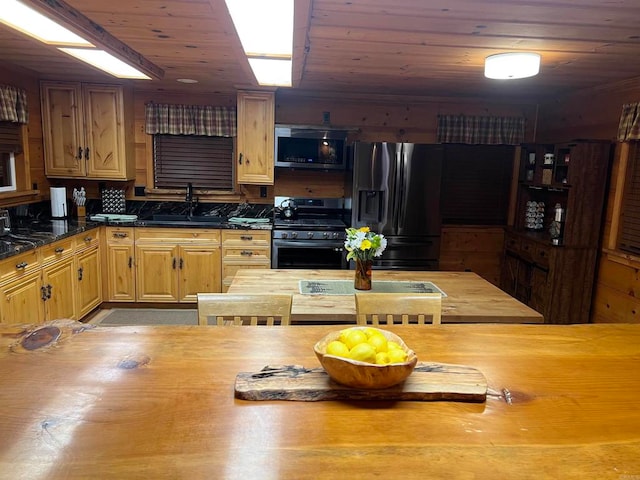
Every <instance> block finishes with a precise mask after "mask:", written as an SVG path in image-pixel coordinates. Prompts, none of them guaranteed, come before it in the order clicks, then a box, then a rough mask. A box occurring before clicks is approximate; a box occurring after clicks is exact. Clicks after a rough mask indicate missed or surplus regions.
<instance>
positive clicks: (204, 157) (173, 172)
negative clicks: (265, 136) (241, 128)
mask: <svg viewBox="0 0 640 480" xmlns="http://www.w3.org/2000/svg"><path fill="white" fill-rule="evenodd" d="M233 163H234V162H233V138H232V137H205V136H196V135H154V136H153V170H154V183H155V188H184V186H185V185H187V184H188V183H192V184H193V187H194V188H197V189H200V190H226V191H232V190H233V189H234V184H233Z"/></svg>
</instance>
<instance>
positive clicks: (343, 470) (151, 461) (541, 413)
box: [0, 320, 640, 480]
mask: <svg viewBox="0 0 640 480" xmlns="http://www.w3.org/2000/svg"><path fill="white" fill-rule="evenodd" d="M340 328H342V327H340V326H335V325H333V326H332V325H311V326H309V325H305V326H284V327H264V326H257V327H214V326H140V327H136V326H127V327H100V326H97V327H93V326H91V325H85V324H81V323H78V322H74V321H70V320H68V321H67V320H60V321H56V322H52V323H50V324H46V325H44V326H42V325H40V326H35V325H8V324H0V406H1V410H0V432H1V433H2V435H0V478H3V479H5V478H6V479H29V480H44V479H66V480H69V479H89V478H99V479H101V480H103V479H118V480H122V479H154V480H158V479H260V480H270V479H296V480H304V479H317V478H322V479H340V480H342V479H346V478H348V479H365V478H384V479H387V478H388V479H425V478H430V479H431V478H433V479H439V478H442V479H445V478H446V479H491V480H495V479H535V480H539V479H563V480H570V479H580V480H584V479H615V480H636V479H638V478H640V455H639V452H640V409H638V408H637V403H638V394H639V393H640V375H638V367H639V365H640V325H638V324H636V325H631V324H583V325H520V324H444V325H426V326H425V325H398V326H393V327H388V330H390V331H392V332H394V333H395V334H397V335H399V336H400V337H401V338H402V339H403V340H404V341H405V343H406V344H407V345H408V346H409V347H410V348H412V349H413V350H414V351H415V352H416V355H417V356H418V362H419V364H420V362H442V363H446V364H453V365H464V366H468V367H473V368H475V369H477V370H478V371H479V372H481V373H482V375H483V376H484V377H485V379H486V384H487V386H488V387H487V394H486V399H484V400H483V401H479V402H461V401H373V400H340V401H335V400H328V401H306V402H305V401H282V400H270V401H252V400H239V399H238V398H236V396H235V393H234V385H235V381H236V377H237V376H238V375H239V374H240V373H244V372H258V371H260V370H261V369H262V368H263V367H265V366H267V365H270V366H281V365H299V366H302V367H305V368H319V367H320V364H319V362H318V359H317V358H316V356H315V354H314V352H313V349H312V348H313V345H314V343H315V342H316V341H318V340H319V339H320V338H322V337H323V336H324V335H326V334H328V333H330V332H332V331H334V330H335V329H340Z"/></svg>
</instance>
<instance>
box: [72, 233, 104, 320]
mask: <svg viewBox="0 0 640 480" xmlns="http://www.w3.org/2000/svg"><path fill="white" fill-rule="evenodd" d="M99 232H100V230H99V229H95V230H92V231H90V232H85V233H82V234H80V235H77V236H76V255H75V259H76V264H75V270H76V285H77V295H76V312H77V315H78V319H81V318H82V317H84V316H85V315H86V314H87V313H89V312H90V311H91V310H93V309H94V308H96V307H98V306H99V305H100V304H101V303H102V274H101V268H100V265H101V263H100V260H101V256H100V234H99Z"/></svg>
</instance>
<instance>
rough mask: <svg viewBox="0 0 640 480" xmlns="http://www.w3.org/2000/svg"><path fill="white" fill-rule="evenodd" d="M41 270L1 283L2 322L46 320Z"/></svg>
mask: <svg viewBox="0 0 640 480" xmlns="http://www.w3.org/2000/svg"><path fill="white" fill-rule="evenodd" d="M41 287H42V276H41V274H40V270H38V271H37V272H36V273H30V274H27V275H24V276H21V277H20V278H19V279H17V280H14V281H12V282H7V283H4V284H2V285H0V315H1V316H2V323H12V324H20V323H35V324H38V323H42V322H44V302H43V298H42V296H43V292H42V289H41Z"/></svg>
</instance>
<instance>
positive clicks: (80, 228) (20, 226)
mask: <svg viewBox="0 0 640 480" xmlns="http://www.w3.org/2000/svg"><path fill="white" fill-rule="evenodd" d="M101 225H108V226H118V227H149V228H154V227H155V228H158V227H162V228H215V229H229V230H246V229H252V230H271V228H272V223H271V222H268V223H250V219H249V222H247V223H243V222H241V221H239V222H237V221H232V222H229V221H223V222H221V223H217V224H215V225H211V224H206V223H199V222H161V223H160V222H154V221H152V220H136V221H128V222H109V221H107V222H96V221H92V220H89V219H87V220H86V221H83V220H80V221H79V220H76V219H69V220H25V221H19V222H14V223H12V227H11V231H10V232H9V233H7V234H5V235H3V236H0V260H1V259H4V258H9V257H11V256H14V255H18V254H19V253H22V252H25V251H27V250H31V249H34V248H37V247H40V246H42V245H47V244H49V243H53V242H55V241H57V240H61V239H63V238H66V237H71V236H73V235H76V234H78V233H82V232H85V231H88V230H92V229H94V228H98V227H100V226H101Z"/></svg>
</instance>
